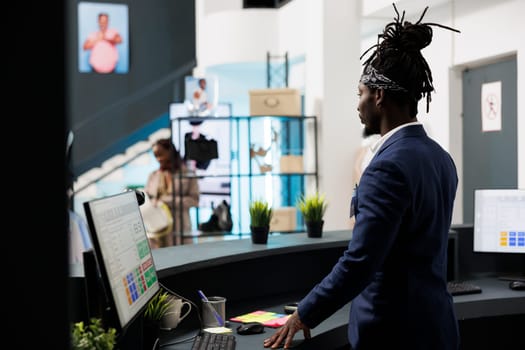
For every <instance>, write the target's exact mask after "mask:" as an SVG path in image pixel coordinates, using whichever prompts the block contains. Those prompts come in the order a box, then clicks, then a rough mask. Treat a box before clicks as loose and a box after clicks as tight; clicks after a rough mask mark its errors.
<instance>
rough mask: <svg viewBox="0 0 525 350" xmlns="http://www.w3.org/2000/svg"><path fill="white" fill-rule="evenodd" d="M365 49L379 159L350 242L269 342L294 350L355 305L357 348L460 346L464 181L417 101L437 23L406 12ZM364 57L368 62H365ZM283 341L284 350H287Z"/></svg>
mask: <svg viewBox="0 0 525 350" xmlns="http://www.w3.org/2000/svg"><path fill="white" fill-rule="evenodd" d="M394 9H395V12H396V14H397V17H396V18H394V21H392V22H391V23H389V24H387V25H386V27H385V28H384V31H383V32H382V33H381V34H380V35H379V36H378V42H377V44H376V45H373V46H372V47H371V48H370V49H368V50H367V51H365V53H364V54H363V55H365V54H367V53H369V52H370V51H371V50H372V49H373V51H372V53H371V54H370V56H369V57H368V58H367V59H366V60H365V62H364V64H363V65H364V67H363V71H362V75H361V78H360V80H359V83H358V86H357V89H358V96H359V101H358V107H357V110H358V112H359V118H360V120H361V123H362V124H364V126H366V127H368V128H370V129H371V131H372V133H378V134H380V135H381V138H380V139H379V140H378V142H377V143H376V144H375V148H374V152H375V155H374V157H373V158H372V160H371V161H370V163H369V164H368V166H367V167H366V168H365V170H364V171H363V174H362V175H361V179H360V180H359V185H358V186H357V187H356V189H355V194H354V196H353V197H352V199H351V205H350V208H351V210H350V212H351V214H352V212H353V215H354V216H355V225H354V228H353V232H352V239H351V240H350V242H349V243H348V246H347V248H346V250H345V251H344V252H343V253H342V255H341V257H340V258H339V259H338V261H337V263H336V264H335V265H334V266H333V268H332V269H331V271H330V272H329V273H328V274H327V275H326V276H325V277H324V278H322V279H321V280H320V281H319V282H318V283H317V284H316V285H315V286H313V288H312V289H311V290H310V291H309V292H308V293H306V296H305V297H304V298H302V299H301V300H300V301H299V304H298V307H297V309H296V311H294V313H293V314H292V315H291V316H290V317H289V318H288V319H287V321H286V323H285V324H284V325H283V326H282V327H280V328H279V329H277V330H276V331H275V332H274V333H273V334H272V335H271V336H270V337H268V338H266V339H265V340H264V341H263V346H264V347H267V348H268V347H271V348H273V349H276V348H278V347H281V346H284V348H290V347H291V346H292V340H293V337H294V335H295V334H296V333H297V332H299V331H300V330H302V331H303V334H304V337H305V338H310V337H311V333H310V330H311V329H312V328H314V327H316V326H317V325H319V324H320V323H321V322H322V321H323V320H325V319H326V318H328V317H329V316H331V315H332V314H333V313H334V312H336V311H337V310H339V309H340V308H342V307H343V306H345V305H347V304H348V303H349V302H351V304H350V313H349V319H348V325H347V327H348V328H347V336H348V341H349V344H350V347H348V348H351V349H352V350H362V349H382V348H384V347H385V346H384V344H385V342H386V343H387V344H388V346H387V347H390V348H395V349H399V348H403V349H436V350H437V349H440V350H451V349H454V350H457V349H458V348H459V343H460V339H459V331H458V321H457V318H456V315H455V311H454V304H453V300H452V296H451V295H450V293H449V292H448V291H447V244H448V235H449V229H450V225H451V221H452V211H453V206H454V200H455V196H456V191H457V185H458V175H457V171H456V166H455V164H454V160H453V159H452V157H451V156H450V154H449V153H448V152H447V151H446V150H444V149H443V148H442V147H441V146H440V145H439V144H438V143H437V142H435V141H434V140H433V139H432V138H430V137H429V136H428V134H427V133H426V131H425V129H424V127H423V125H422V124H421V122H419V121H418V119H417V114H418V110H417V107H418V101H419V100H420V99H421V98H423V97H426V102H427V106H426V107H427V111H428V107H429V103H430V93H431V92H433V91H434V87H433V84H432V72H431V70H430V67H429V65H428V63H427V61H426V60H425V58H424V57H423V55H422V53H421V51H422V50H423V49H424V48H425V47H427V46H428V45H429V44H430V43H431V42H432V36H433V28H432V26H438V27H441V28H445V29H448V30H452V31H456V32H457V30H455V29H452V28H449V27H445V26H442V25H439V24H435V23H424V22H422V19H423V17H424V15H425V13H426V10H427V8H425V10H424V11H423V14H422V15H421V17H420V18H419V20H418V21H417V22H415V23H411V22H409V21H406V20H405V18H404V17H405V14H404V12H403V15H402V16H400V15H399V12H398V11H397V8H396V7H395V5H394ZM361 57H363V56H361ZM283 344H284V345H283Z"/></svg>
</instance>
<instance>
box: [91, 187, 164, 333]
mask: <svg viewBox="0 0 525 350" xmlns="http://www.w3.org/2000/svg"><path fill="white" fill-rule="evenodd" d="M84 211H85V214H86V220H87V223H88V225H89V231H90V235H91V240H92V243H93V250H94V253H95V254H94V255H95V258H96V262H97V266H98V272H99V277H100V281H101V284H102V287H103V289H104V293H105V298H106V301H107V304H108V305H107V308H106V309H109V315H110V317H109V318H110V321H109V322H108V323H110V324H111V325H112V326H113V327H115V328H116V329H117V330H118V331H119V330H123V329H125V328H126V327H127V326H128V325H129V324H130V323H131V322H132V321H133V320H134V319H135V318H137V317H138V316H139V315H141V314H142V313H143V311H144V310H145V308H146V306H147V304H148V302H149V301H150V300H151V298H152V297H153V296H154V295H155V294H156V293H157V291H158V290H159V289H160V285H159V281H158V278H157V272H156V269H155V264H154V261H153V256H152V254H151V250H150V246H149V243H148V240H147V236H146V230H145V227H144V222H143V221H142V215H141V212H140V209H139V203H138V200H137V195H136V193H135V191H126V192H122V193H118V194H115V195H110V196H107V197H103V198H99V199H94V200H91V201H87V202H84ZM86 278H93V276H86ZM106 312H108V311H107V310H106Z"/></svg>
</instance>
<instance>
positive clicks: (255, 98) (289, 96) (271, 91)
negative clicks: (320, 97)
mask: <svg viewBox="0 0 525 350" xmlns="http://www.w3.org/2000/svg"><path fill="white" fill-rule="evenodd" d="M249 94H250V115H254V116H257V115H262V116H265V115H276V116H294V117H298V116H300V115H301V96H300V94H299V90H298V89H291V88H268V89H254V90H250V91H249Z"/></svg>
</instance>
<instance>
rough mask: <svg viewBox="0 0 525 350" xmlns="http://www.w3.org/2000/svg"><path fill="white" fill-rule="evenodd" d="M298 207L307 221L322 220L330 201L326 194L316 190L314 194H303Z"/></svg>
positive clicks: (298, 201)
mask: <svg viewBox="0 0 525 350" xmlns="http://www.w3.org/2000/svg"><path fill="white" fill-rule="evenodd" d="M297 207H298V208H299V211H300V212H301V214H302V215H303V217H304V220H305V221H312V222H313V221H322V220H323V217H324V214H325V212H326V208H327V207H328V203H327V201H326V197H325V194H321V193H319V192H315V193H313V194H308V195H302V196H301V197H299V199H298V200H297Z"/></svg>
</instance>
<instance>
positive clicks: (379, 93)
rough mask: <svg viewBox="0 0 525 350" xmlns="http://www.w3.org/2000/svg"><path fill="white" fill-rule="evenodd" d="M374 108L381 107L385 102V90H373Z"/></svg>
mask: <svg viewBox="0 0 525 350" xmlns="http://www.w3.org/2000/svg"><path fill="white" fill-rule="evenodd" d="M375 98H376V106H377V107H379V106H382V105H383V104H384V102H385V90H383V89H381V88H379V89H376V90H375Z"/></svg>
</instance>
